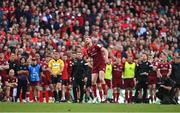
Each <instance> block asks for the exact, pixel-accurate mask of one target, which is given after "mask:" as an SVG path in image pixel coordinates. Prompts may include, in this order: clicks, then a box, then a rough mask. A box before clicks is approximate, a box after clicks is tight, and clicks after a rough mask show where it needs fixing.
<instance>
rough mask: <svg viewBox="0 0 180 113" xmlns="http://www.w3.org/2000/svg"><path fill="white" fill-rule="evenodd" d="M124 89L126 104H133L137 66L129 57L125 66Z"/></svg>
mask: <svg viewBox="0 0 180 113" xmlns="http://www.w3.org/2000/svg"><path fill="white" fill-rule="evenodd" d="M123 68H124V73H123V79H124V88H125V102H127V103H131V102H132V95H133V92H132V90H133V88H134V85H135V83H134V77H135V69H136V64H135V62H134V61H133V57H132V56H128V59H127V61H126V62H125V64H124V67H123Z"/></svg>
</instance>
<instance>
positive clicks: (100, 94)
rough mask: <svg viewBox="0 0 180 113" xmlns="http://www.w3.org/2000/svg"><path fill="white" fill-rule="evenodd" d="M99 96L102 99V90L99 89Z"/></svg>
mask: <svg viewBox="0 0 180 113" xmlns="http://www.w3.org/2000/svg"><path fill="white" fill-rule="evenodd" d="M99 96H100V98H101V100H102V96H103V94H102V90H100V91H99Z"/></svg>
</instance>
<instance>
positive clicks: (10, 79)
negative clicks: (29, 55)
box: [5, 69, 17, 102]
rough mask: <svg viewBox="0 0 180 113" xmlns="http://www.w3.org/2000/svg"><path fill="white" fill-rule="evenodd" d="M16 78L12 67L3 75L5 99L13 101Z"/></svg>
mask: <svg viewBox="0 0 180 113" xmlns="http://www.w3.org/2000/svg"><path fill="white" fill-rule="evenodd" d="M16 87H17V78H16V77H15V72H14V70H13V69H11V70H9V75H8V76H6V77H5V101H8V102H9V101H13V102H14V101H15V95H16V91H15V88H16Z"/></svg>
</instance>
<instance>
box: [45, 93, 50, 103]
mask: <svg viewBox="0 0 180 113" xmlns="http://www.w3.org/2000/svg"><path fill="white" fill-rule="evenodd" d="M45 96H46V102H47V103H48V101H49V91H45Z"/></svg>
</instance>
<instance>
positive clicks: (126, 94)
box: [125, 90, 129, 101]
mask: <svg viewBox="0 0 180 113" xmlns="http://www.w3.org/2000/svg"><path fill="white" fill-rule="evenodd" d="M128 98H129V97H128V91H127V90H126V91H125V99H126V101H128Z"/></svg>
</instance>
